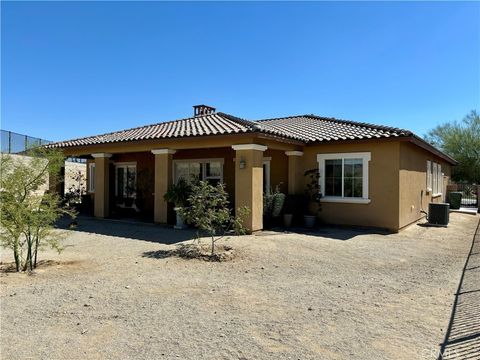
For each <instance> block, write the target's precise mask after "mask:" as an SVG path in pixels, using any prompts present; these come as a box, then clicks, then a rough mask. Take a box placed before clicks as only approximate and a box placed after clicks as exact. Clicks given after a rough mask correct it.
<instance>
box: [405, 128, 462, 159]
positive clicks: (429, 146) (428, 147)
mask: <svg viewBox="0 0 480 360" xmlns="http://www.w3.org/2000/svg"><path fill="white" fill-rule="evenodd" d="M408 140H409V141H410V142H411V143H412V144H415V145H417V146H419V147H421V148H423V149H425V150H427V151H430V152H431V153H432V154H435V155H437V156H438V157H440V158H442V159H443V160H445V161H447V162H448V163H450V164H452V165H458V161H457V160H455V159H454V158H452V157H451V156H449V155H447V154H445V153H444V152H443V151H440V150H438V149H437V148H436V147H435V146H433V145H432V144H430V143H428V142H426V141H425V140H423V139H422V138H421V137H419V136H417V135H414V134H413V135H411V136H409V137H408Z"/></svg>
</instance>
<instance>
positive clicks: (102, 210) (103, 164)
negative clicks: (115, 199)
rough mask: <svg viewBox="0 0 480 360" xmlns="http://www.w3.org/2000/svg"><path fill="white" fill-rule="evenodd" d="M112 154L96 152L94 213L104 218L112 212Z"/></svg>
mask: <svg viewBox="0 0 480 360" xmlns="http://www.w3.org/2000/svg"><path fill="white" fill-rule="evenodd" d="M110 156H111V155H110V154H106V153H97V154H95V196H94V197H95V200H94V212H93V213H94V215H95V216H96V217H100V218H104V217H108V216H109V214H110V204H109V202H110V196H109V195H110V181H109V179H110V175H109V174H110V166H109V157H110Z"/></svg>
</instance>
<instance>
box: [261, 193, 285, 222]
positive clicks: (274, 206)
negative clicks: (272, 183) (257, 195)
mask: <svg viewBox="0 0 480 360" xmlns="http://www.w3.org/2000/svg"><path fill="white" fill-rule="evenodd" d="M284 203H285V194H284V193H282V192H280V187H279V185H277V186H276V187H275V191H273V192H272V191H271V190H270V191H268V192H266V193H265V194H264V195H263V215H264V216H265V218H266V220H267V222H268V221H269V220H272V219H278V218H279V216H280V215H281V213H282V210H283V205H284Z"/></svg>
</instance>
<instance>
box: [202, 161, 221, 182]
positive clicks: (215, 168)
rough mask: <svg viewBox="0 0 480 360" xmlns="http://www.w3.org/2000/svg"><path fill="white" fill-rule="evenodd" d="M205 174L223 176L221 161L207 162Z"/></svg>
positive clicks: (207, 175)
mask: <svg viewBox="0 0 480 360" xmlns="http://www.w3.org/2000/svg"><path fill="white" fill-rule="evenodd" d="M205 176H206V177H207V178H209V177H218V178H220V177H221V176H222V164H221V163H220V162H219V161H215V162H209V163H206V164H205Z"/></svg>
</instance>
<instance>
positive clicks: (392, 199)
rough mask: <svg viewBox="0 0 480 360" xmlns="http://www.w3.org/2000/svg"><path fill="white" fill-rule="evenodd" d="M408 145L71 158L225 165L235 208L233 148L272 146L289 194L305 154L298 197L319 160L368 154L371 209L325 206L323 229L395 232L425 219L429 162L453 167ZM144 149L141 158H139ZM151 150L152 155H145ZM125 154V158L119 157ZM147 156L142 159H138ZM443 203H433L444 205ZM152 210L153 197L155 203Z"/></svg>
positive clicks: (206, 145) (120, 147) (171, 144)
mask: <svg viewBox="0 0 480 360" xmlns="http://www.w3.org/2000/svg"><path fill="white" fill-rule="evenodd" d="M405 140H406V139H373V140H371V141H357V142H355V141H345V142H338V143H326V144H313V145H307V146H304V147H301V146H300V145H299V144H295V143H285V142H276V141H275V140H272V139H265V138H259V137H255V136H252V135H242V136H236V135H233V136H231V137H224V136H219V137H211V138H204V139H202V140H201V141H200V140H199V139H179V140H175V141H162V142H158V141H157V142H152V141H144V142H137V143H126V144H111V145H101V146H95V147H92V148H91V149H90V150H86V149H83V148H76V149H70V150H68V151H69V153H72V154H73V153H80V154H90V153H93V152H102V151H104V152H109V153H113V157H112V159H111V161H137V162H138V163H139V164H142V166H146V167H151V168H152V169H153V167H154V156H153V154H151V153H150V150H151V149H152V148H170V149H176V150H177V152H176V153H175V154H174V155H173V159H174V160H176V159H207V158H223V159H224V182H225V183H226V187H227V191H228V193H229V194H230V196H231V201H232V204H234V203H235V193H236V191H235V162H234V158H235V156H236V154H235V151H234V150H233V149H232V148H231V145H232V144H242V143H257V144H262V145H266V146H268V149H267V150H266V151H265V152H263V157H271V173H270V184H271V186H272V188H274V187H275V186H276V185H278V184H281V186H280V188H281V191H282V192H284V193H287V189H288V182H289V180H288V178H289V168H288V164H289V159H288V157H287V156H286V155H285V151H286V150H288V151H291V150H295V151H303V152H304V155H303V156H302V157H301V160H300V161H298V164H300V169H299V170H297V174H298V175H297V178H298V177H300V179H299V183H300V185H299V189H300V191H299V192H300V193H301V192H303V191H304V189H305V178H304V177H303V173H304V172H305V171H306V170H309V169H312V168H318V162H317V154H321V153H345V152H370V153H371V161H370V162H369V198H370V200H371V202H370V203H369V204H351V203H350V204H349V203H327V202H324V203H323V205H322V212H321V214H320V218H321V220H322V221H324V222H325V223H333V224H345V225H358V226H373V227H380V228H386V229H390V230H393V231H397V230H398V229H400V228H402V227H404V226H406V225H408V224H409V223H411V222H413V221H415V220H417V219H419V218H420V217H421V215H420V213H419V210H420V191H421V190H422V189H423V190H425V185H426V160H427V159H430V160H432V161H437V162H438V163H440V164H441V165H442V169H443V172H444V173H445V174H446V175H447V176H446V178H445V179H444V185H446V184H447V181H448V178H449V176H450V166H449V164H448V163H446V162H445V161H443V160H441V159H440V158H438V157H436V156H435V155H433V154H431V153H430V152H428V151H426V150H424V149H422V148H420V147H418V146H416V145H413V144H411V143H410V142H408V141H405ZM140 149H142V152H141V153H140V152H135V151H136V150H137V151H138V150H140ZM147 149H148V150H147ZM119 152H120V153H122V154H119ZM140 154H143V155H140ZM429 197H430V195H428V196H427V195H424V198H423V202H424V203H423V206H424V208H426V207H428V202H429V201H431V200H432V199H431V198H429ZM441 200H442V199H441V198H437V199H433V201H441ZM151 207H152V208H153V196H152V198H151Z"/></svg>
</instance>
